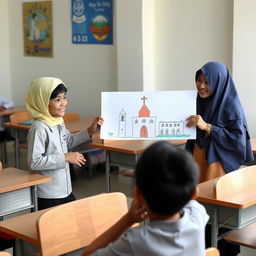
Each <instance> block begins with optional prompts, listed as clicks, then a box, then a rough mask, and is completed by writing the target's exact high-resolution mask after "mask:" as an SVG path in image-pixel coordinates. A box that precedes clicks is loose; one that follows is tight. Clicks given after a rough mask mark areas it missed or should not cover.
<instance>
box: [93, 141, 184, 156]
mask: <svg viewBox="0 0 256 256" xmlns="http://www.w3.org/2000/svg"><path fill="white" fill-rule="evenodd" d="M154 142H156V141H155V140H104V142H102V140H101V141H99V140H98V141H96V140H94V142H93V143H91V144H90V145H91V146H92V147H95V148H101V149H105V150H111V151H117V152H123V153H128V154H140V153H143V151H144V150H145V149H146V148H147V147H148V146H149V145H151V144H152V143H154ZM169 142H170V143H171V144H173V145H176V146H178V145H183V144H185V143H186V140H169Z"/></svg>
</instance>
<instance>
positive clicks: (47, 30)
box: [23, 1, 53, 57]
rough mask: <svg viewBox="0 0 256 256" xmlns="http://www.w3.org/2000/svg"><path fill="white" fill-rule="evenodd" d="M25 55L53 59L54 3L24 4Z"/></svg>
mask: <svg viewBox="0 0 256 256" xmlns="http://www.w3.org/2000/svg"><path fill="white" fill-rule="evenodd" d="M23 31H24V55H25V56H40V57H52V56H53V46H52V41H53V40H52V38H53V35H52V2H50V1H47V2H26V3H23Z"/></svg>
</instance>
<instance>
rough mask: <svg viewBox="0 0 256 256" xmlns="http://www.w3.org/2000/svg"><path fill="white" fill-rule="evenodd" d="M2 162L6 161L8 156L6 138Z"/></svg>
mask: <svg viewBox="0 0 256 256" xmlns="http://www.w3.org/2000/svg"><path fill="white" fill-rule="evenodd" d="M4 162H5V163H7V162H8V156H7V142H6V140H5V141H4Z"/></svg>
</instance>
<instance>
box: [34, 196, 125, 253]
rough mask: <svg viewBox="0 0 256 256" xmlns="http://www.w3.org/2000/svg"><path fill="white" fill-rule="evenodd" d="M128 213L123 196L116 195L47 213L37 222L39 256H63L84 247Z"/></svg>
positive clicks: (89, 199) (100, 197)
mask: <svg viewBox="0 0 256 256" xmlns="http://www.w3.org/2000/svg"><path fill="white" fill-rule="evenodd" d="M127 211H128V208H127V200H126V196H125V195H124V194H122V193H117V192H116V193H106V194H100V195H96V196H92V197H88V198H84V199H80V200H77V201H73V202H71V203H67V204H63V205H60V206H58V207H55V208H53V209H50V210H49V211H47V212H45V213H44V214H42V215H41V217H40V218H39V220H38V222H37V232H38V237H39V242H40V250H41V255H42V256H55V255H62V254H64V253H67V252H71V251H74V250H77V249H80V248H83V247H85V246H87V245H88V244H89V243H91V242H92V241H93V240H94V239H95V238H96V237H98V236H99V235H100V234H101V233H103V232H104V231H105V230H107V229H108V228H109V227H110V226H112V225H113V224H114V223H115V222H116V221H117V220H119V219H120V218H121V217H122V216H123V215H124V214H125V213H126V212H127Z"/></svg>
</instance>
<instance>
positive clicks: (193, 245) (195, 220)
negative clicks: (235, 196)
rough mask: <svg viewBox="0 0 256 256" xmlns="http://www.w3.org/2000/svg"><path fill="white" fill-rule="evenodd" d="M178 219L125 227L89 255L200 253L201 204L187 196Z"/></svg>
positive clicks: (198, 255)
mask: <svg viewBox="0 0 256 256" xmlns="http://www.w3.org/2000/svg"><path fill="white" fill-rule="evenodd" d="M181 213H182V217H181V218H180V219H179V220H178V221H169V220H163V221H152V222H151V223H149V224H148V225H145V226H139V227H135V228H130V229H128V230H127V231H126V232H125V233H124V234H123V235H122V236H121V237H120V238H119V239H118V240H117V241H115V242H114V243H110V244H109V245H108V246H107V247H106V248H103V249H99V250H97V251H96V252H95V253H93V254H92V255H93V256H100V255H104V256H110V255H111V256H113V255H115V256H128V255H129V256H130V255H138V256H142V255H146V256H156V255H158V256H204V255H205V238H204V232H205V225H206V223H207V221H208V219H209V216H208V215H207V213H206V211H205V208H204V207H203V206H202V205H201V204H199V203H198V202H197V201H194V200H191V201H190V202H189V203H188V204H187V205H186V206H185V207H184V208H183V210H182V212H181Z"/></svg>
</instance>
